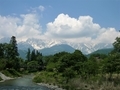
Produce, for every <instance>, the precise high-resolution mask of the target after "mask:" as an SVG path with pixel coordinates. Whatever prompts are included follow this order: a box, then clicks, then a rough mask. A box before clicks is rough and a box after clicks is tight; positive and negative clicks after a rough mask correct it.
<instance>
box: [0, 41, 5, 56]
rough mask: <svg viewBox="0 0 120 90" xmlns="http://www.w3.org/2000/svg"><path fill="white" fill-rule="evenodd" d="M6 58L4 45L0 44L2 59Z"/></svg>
mask: <svg viewBox="0 0 120 90" xmlns="http://www.w3.org/2000/svg"><path fill="white" fill-rule="evenodd" d="M3 57H4V46H3V44H2V43H0V58H3Z"/></svg>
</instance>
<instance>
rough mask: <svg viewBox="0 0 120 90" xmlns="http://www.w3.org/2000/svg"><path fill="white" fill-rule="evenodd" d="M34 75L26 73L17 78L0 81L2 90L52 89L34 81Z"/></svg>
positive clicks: (0, 89)
mask: <svg viewBox="0 0 120 90" xmlns="http://www.w3.org/2000/svg"><path fill="white" fill-rule="evenodd" d="M32 77H33V75H26V76H23V77H20V78H17V79H12V80H7V81H5V82H0V90H2V89H3V90H8V89H10V88H11V89H13V90H50V89H48V88H47V87H43V86H39V85H37V84H36V83H34V82H32Z"/></svg>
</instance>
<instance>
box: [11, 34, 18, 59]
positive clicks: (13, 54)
mask: <svg viewBox="0 0 120 90" xmlns="http://www.w3.org/2000/svg"><path fill="white" fill-rule="evenodd" d="M10 45H11V48H12V51H11V58H13V59H14V58H16V56H18V55H19V53H18V47H17V41H16V37H15V36H12V37H11V40H10Z"/></svg>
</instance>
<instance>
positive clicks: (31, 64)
mask: <svg viewBox="0 0 120 90" xmlns="http://www.w3.org/2000/svg"><path fill="white" fill-rule="evenodd" d="M113 46H114V50H113V51H112V52H111V53H109V54H108V55H105V54H92V55H90V57H89V58H87V57H86V56H85V55H84V54H83V53H82V52H81V51H80V50H75V51H74V52H73V53H68V52H60V53H56V54H54V55H50V56H43V55H42V53H40V52H39V51H37V50H30V49H29V48H28V52H27V54H26V60H23V59H21V58H20V57H19V53H18V51H17V49H18V48H17V41H16V38H15V36H12V37H11V40H10V43H9V44H8V43H4V44H0V71H2V73H4V74H5V75H8V76H10V77H17V76H20V75H21V74H26V73H35V77H34V78H33V81H34V82H36V83H47V84H52V85H57V86H59V87H62V88H64V89H66V90H77V89H79V90H83V89H88V90H90V89H94V90H99V89H101V90H111V89H112V90H118V89H120V37H117V38H116V41H115V42H114V43H113Z"/></svg>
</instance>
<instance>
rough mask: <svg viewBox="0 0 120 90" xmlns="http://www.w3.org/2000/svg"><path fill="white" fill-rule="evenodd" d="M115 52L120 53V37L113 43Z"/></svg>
mask: <svg viewBox="0 0 120 90" xmlns="http://www.w3.org/2000/svg"><path fill="white" fill-rule="evenodd" d="M113 46H114V52H118V53H120V37H117V38H116V41H115V42H114V43H113Z"/></svg>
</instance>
